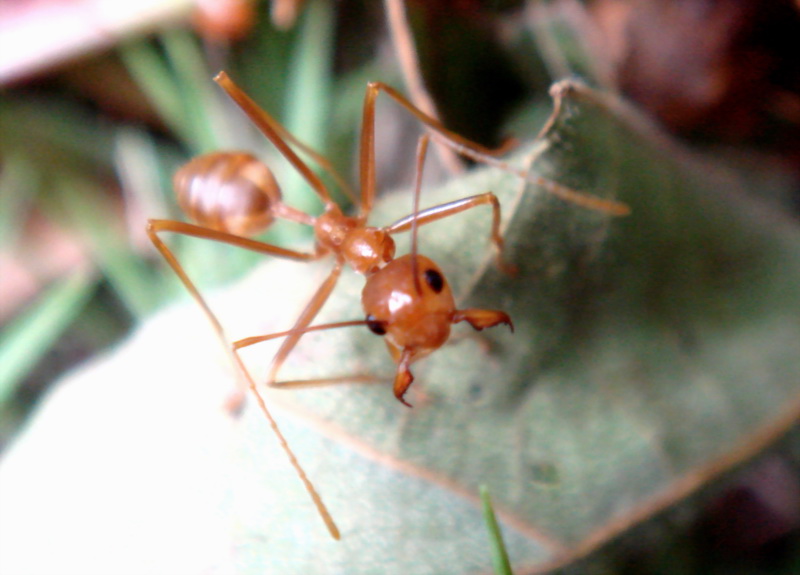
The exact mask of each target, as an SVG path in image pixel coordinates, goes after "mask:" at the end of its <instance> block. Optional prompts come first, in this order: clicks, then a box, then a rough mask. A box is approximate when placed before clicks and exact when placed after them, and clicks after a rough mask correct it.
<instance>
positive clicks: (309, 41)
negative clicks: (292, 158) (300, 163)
mask: <svg viewBox="0 0 800 575" xmlns="http://www.w3.org/2000/svg"><path fill="white" fill-rule="evenodd" d="M333 17H334V14H333V8H332V5H331V3H330V2H323V1H319V0H316V1H314V2H310V3H309V5H308V6H307V8H306V10H305V12H304V14H303V18H302V21H301V24H300V32H299V35H298V37H297V38H298V40H297V44H296V45H295V48H294V51H293V53H292V56H291V58H290V59H289V70H290V72H289V81H288V84H287V90H286V101H285V105H286V108H285V109H286V127H287V129H288V130H289V131H290V132H291V133H292V134H294V135H295V136H296V137H297V138H298V139H299V140H300V141H302V142H303V143H305V144H307V145H308V146H310V147H312V148H314V149H316V150H324V149H325V147H326V143H327V142H326V140H327V133H328V125H329V121H328V120H329V115H330V109H331V105H330V103H331V95H332V87H331V74H332V70H331V64H332V58H331V54H332V50H333V25H334V18H333ZM285 182H286V183H285V184H284V189H285V194H286V197H287V198H288V201H289V202H290V203H291V204H292V205H294V206H296V207H298V208H299V209H302V210H305V211H312V213H313V211H314V210H318V209H319V202H318V201H317V199H316V198H315V197H314V195H313V194H311V193H309V191H308V186H307V185H305V183H304V182H303V181H302V179H301V178H300V175H299V174H296V173H294V172H292V173H291V175H289V176H287V178H286V180H285Z"/></svg>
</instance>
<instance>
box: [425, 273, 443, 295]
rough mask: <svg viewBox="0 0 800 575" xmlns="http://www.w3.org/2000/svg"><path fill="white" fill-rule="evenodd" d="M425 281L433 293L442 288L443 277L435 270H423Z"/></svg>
mask: <svg viewBox="0 0 800 575" xmlns="http://www.w3.org/2000/svg"><path fill="white" fill-rule="evenodd" d="M424 275H425V282H426V283H427V284H428V285H429V286H430V288H431V289H432V290H433V291H434V292H435V293H440V292H441V291H442V289H443V288H444V278H443V277H442V274H440V273H439V272H437V271H436V270H425V274H424Z"/></svg>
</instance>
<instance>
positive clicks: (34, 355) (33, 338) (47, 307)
mask: <svg viewBox="0 0 800 575" xmlns="http://www.w3.org/2000/svg"><path fill="white" fill-rule="evenodd" d="M95 284H96V280H95V278H94V277H93V275H92V274H90V273H87V272H85V271H78V272H76V273H74V274H72V275H71V276H69V277H67V278H65V279H63V280H59V281H58V282H56V283H55V284H54V285H53V286H52V287H50V288H48V289H47V291H46V292H45V293H44V294H43V295H42V296H41V297H40V298H39V299H38V301H36V302H35V303H34V304H33V305H32V306H31V307H30V308H29V309H28V310H26V311H25V312H24V313H23V314H22V315H21V316H19V317H18V318H16V319H15V320H14V321H13V322H11V323H9V324H8V325H6V326H5V327H4V328H3V330H2V332H0V405H2V404H3V403H5V402H6V401H7V400H8V398H9V397H10V396H11V394H12V393H13V392H14V391H15V390H16V388H17V386H18V385H19V383H20V382H21V381H22V379H23V378H24V377H25V376H26V375H27V374H28V372H29V371H30V369H31V368H32V367H33V366H34V365H35V364H36V362H37V361H39V359H40V358H41V357H43V356H44V355H45V354H46V353H47V352H48V350H49V349H50V347H51V346H52V344H53V342H54V341H55V340H56V339H57V338H58V337H59V336H60V335H61V334H62V332H63V331H64V330H65V329H66V328H67V327H68V326H69V324H70V323H72V321H73V320H74V319H75V317H77V316H78V315H79V314H80V312H81V311H82V309H83V306H84V304H85V303H86V301H87V300H88V298H89V296H90V295H91V294H92V292H93V291H94V287H95Z"/></svg>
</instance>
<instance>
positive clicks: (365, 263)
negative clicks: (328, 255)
mask: <svg viewBox="0 0 800 575" xmlns="http://www.w3.org/2000/svg"><path fill="white" fill-rule="evenodd" d="M314 233H315V234H316V237H317V242H318V244H319V245H320V246H321V247H323V248H324V249H325V250H327V251H331V252H333V253H335V254H337V255H338V257H339V258H340V259H341V261H344V262H346V263H347V264H348V265H349V266H350V267H351V268H353V271H355V272H356V273H359V274H363V275H370V274H373V273H375V272H377V271H378V270H379V269H380V268H381V267H382V266H383V265H384V264H386V263H387V262H390V261H391V260H392V258H394V252H395V244H394V240H393V239H392V237H391V236H390V235H389V234H388V233H387V232H386V231H385V230H383V229H381V228H375V227H370V226H364V225H363V222H362V221H360V220H359V219H358V218H352V217H348V216H345V215H344V214H342V212H341V210H340V209H339V208H338V207H336V206H331V207H330V208H328V209H327V210H326V211H325V213H323V214H322V215H321V216H319V217H318V218H317V221H316V223H315V224H314Z"/></svg>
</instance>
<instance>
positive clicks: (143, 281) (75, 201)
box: [59, 177, 157, 319]
mask: <svg viewBox="0 0 800 575" xmlns="http://www.w3.org/2000/svg"><path fill="white" fill-rule="evenodd" d="M59 199H60V202H59V204H60V207H61V208H62V209H63V210H64V211H65V212H66V216H67V218H69V219H70V220H71V225H72V227H73V229H75V230H78V233H80V234H81V236H82V237H83V238H84V239H85V241H86V243H87V245H88V246H89V248H90V249H91V251H92V253H93V255H94V258H95V260H96V262H97V264H98V266H99V267H100V269H101V270H102V271H103V273H104V274H105V275H106V276H107V277H108V280H109V282H111V285H112V286H113V287H114V290H115V291H116V292H117V293H118V295H119V296H120V299H121V300H122V301H123V303H124V304H125V306H126V307H127V308H128V310H129V311H130V312H131V314H132V315H133V316H134V317H137V318H139V319H144V318H145V317H146V316H147V315H148V313H149V312H150V311H152V310H153V308H154V307H155V304H156V303H157V302H156V301H155V300H156V297H157V295H156V294H155V293H154V290H153V281H152V273H151V272H150V270H149V269H148V268H147V266H145V264H144V263H143V262H142V261H141V260H140V259H139V258H138V257H137V256H136V255H135V254H134V253H133V252H132V251H131V250H130V248H129V247H128V244H127V239H126V236H125V233H124V229H123V228H122V226H121V221H122V218H121V217H117V216H118V212H119V210H118V208H117V206H115V205H114V203H113V202H112V201H111V200H110V199H109V198H108V197H107V196H106V195H105V194H104V193H103V190H101V189H99V187H98V186H97V185H95V184H94V183H92V182H89V181H85V180H78V179H76V178H69V177H66V178H64V179H63V181H62V183H61V194H60V196H59ZM115 222H116V223H115Z"/></svg>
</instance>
